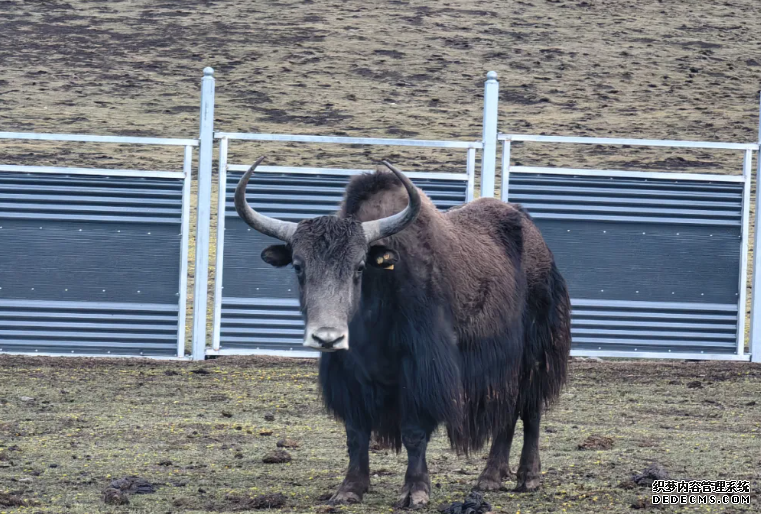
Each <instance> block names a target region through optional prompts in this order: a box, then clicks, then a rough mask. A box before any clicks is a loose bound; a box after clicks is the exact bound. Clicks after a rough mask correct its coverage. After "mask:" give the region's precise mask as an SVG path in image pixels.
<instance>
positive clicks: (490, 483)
mask: <svg viewBox="0 0 761 514" xmlns="http://www.w3.org/2000/svg"><path fill="white" fill-rule="evenodd" d="M473 489H475V490H476V491H507V487H505V486H504V484H503V483H502V481H501V480H494V479H493V478H488V477H481V478H479V479H478V483H477V484H476V486H475V487H474V488H473Z"/></svg>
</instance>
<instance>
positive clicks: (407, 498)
mask: <svg viewBox="0 0 761 514" xmlns="http://www.w3.org/2000/svg"><path fill="white" fill-rule="evenodd" d="M430 492H431V486H430V485H428V484H427V483H425V482H416V483H413V484H404V487H402V492H401V494H400V495H399V501H397V502H396V507H397V508H399V509H421V508H423V507H425V506H426V505H428V500H429V496H428V495H429V493H430Z"/></svg>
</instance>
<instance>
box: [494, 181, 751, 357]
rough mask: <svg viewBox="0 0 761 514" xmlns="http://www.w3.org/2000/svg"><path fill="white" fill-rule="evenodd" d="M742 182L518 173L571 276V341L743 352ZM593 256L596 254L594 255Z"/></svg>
mask: <svg viewBox="0 0 761 514" xmlns="http://www.w3.org/2000/svg"><path fill="white" fill-rule="evenodd" d="M742 193H743V184H742V183H727V182H721V183H711V182H698V181H674V180H654V179H639V178H617V177H616V178H613V177H600V176H583V177H582V176H560V175H555V176H553V175H537V174H523V173H515V174H512V175H511V176H510V187H509V200H510V201H511V202H516V203H521V204H522V205H523V206H524V207H526V208H527V209H528V211H529V212H530V213H531V215H532V216H533V217H534V219H535V221H536V223H537V225H538V226H539V228H540V229H541V231H542V235H543V236H544V238H545V240H546V241H547V243H548V245H549V246H550V248H551V249H552V251H553V253H554V255H555V258H556V260H557V263H558V267H559V268H560V270H561V272H562V273H563V275H564V277H565V278H566V281H567V282H568V287H569V291H570V294H571V297H572V302H573V304H574V311H573V321H572V335H573V348H574V349H577V350H594V351H598V350H599V351H609V352H616V351H626V352H637V351H642V352H679V353H697V354H699V353H713V354H716V353H729V354H732V353H736V346H737V343H736V342H737V330H738V318H737V310H738V308H737V305H738V299H739V288H738V284H739V279H740V263H741V255H740V254H741V248H742V237H741V236H742V227H741V220H742ZM590 263H592V264H590Z"/></svg>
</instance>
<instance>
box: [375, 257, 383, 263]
mask: <svg viewBox="0 0 761 514" xmlns="http://www.w3.org/2000/svg"><path fill="white" fill-rule="evenodd" d="M375 262H377V263H378V264H383V257H378V258H377V259H375Z"/></svg>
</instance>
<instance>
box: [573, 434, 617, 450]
mask: <svg viewBox="0 0 761 514" xmlns="http://www.w3.org/2000/svg"><path fill="white" fill-rule="evenodd" d="M578 448H579V450H610V449H611V448H613V438H612V437H605V436H601V435H590V436H589V437H587V438H586V439H585V440H584V442H583V443H581V444H579V447H578Z"/></svg>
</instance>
